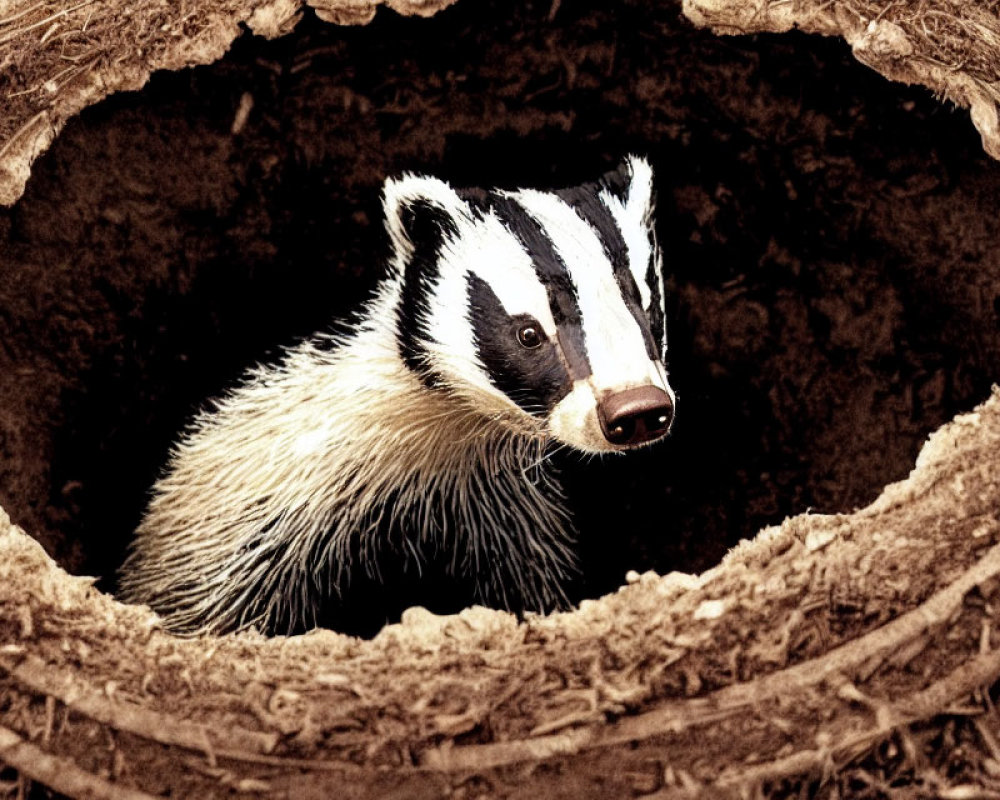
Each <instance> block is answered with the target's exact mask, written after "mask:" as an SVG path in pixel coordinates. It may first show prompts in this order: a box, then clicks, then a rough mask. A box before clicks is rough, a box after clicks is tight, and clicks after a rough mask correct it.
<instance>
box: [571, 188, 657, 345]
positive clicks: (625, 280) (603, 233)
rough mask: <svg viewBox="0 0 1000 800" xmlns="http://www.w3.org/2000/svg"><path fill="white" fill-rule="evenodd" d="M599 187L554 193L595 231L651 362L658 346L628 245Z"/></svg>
mask: <svg viewBox="0 0 1000 800" xmlns="http://www.w3.org/2000/svg"><path fill="white" fill-rule="evenodd" d="M601 189H602V185H601V184H599V183H588V184H584V185H583V186H575V187H573V188H570V189H561V190H560V191H558V192H556V194H557V195H558V196H559V198H560V199H561V200H562V201H563V202H564V203H566V205H568V206H569V207H570V208H572V209H573V210H574V211H576V213H577V215H578V216H579V217H580V218H581V219H582V220H583V221H584V222H586V223H587V225H588V226H589V227H590V228H591V230H593V231H594V233H595V234H597V238H598V240H599V241H600V242H601V247H602V248H604V254H605V256H607V258H608V261H610V262H611V269H612V272H613V273H614V276H615V282H616V283H617V284H618V290H619V291H620V292H621V296H622V300H623V301H624V302H625V306H626V307H627V308H628V310H629V313H630V314H631V315H632V317H633V318H634V319H635V321H636V324H637V325H638V326H639V330H640V332H641V333H642V339H643V343H644V344H645V346H646V355H647V356H649V358H650V359H651V360H654V361H655V360H656V359H658V358H659V357H660V353H659V347H658V345H657V343H656V341H655V337H654V336H653V334H652V332H651V331H650V325H651V323H650V320H649V318H648V317H647V315H646V312H645V311H644V309H643V307H642V299H641V295H640V294H639V287H638V286H636V283H635V276H634V275H633V274H632V270H631V269H629V264H628V247H627V245H626V244H625V238H624V237H623V236H622V232H621V229H620V228H619V227H618V221H617V220H616V219H615V217H614V215H613V214H612V213H611V209H609V208H608V207H607V206H606V205H605V204H604V203H603V202H602V201H601V199H600V197H599V196H598V193H599V192H600V191H601Z"/></svg>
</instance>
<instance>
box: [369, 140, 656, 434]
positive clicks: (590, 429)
mask: <svg viewBox="0 0 1000 800" xmlns="http://www.w3.org/2000/svg"><path fill="white" fill-rule="evenodd" d="M652 205H653V186H652V170H651V169H650V167H649V165H648V163H647V162H646V161H645V160H643V159H641V158H636V157H630V158H628V159H626V160H625V162H624V163H623V164H622V165H621V166H620V167H619V168H618V169H617V170H615V171H614V172H611V173H608V174H607V175H605V176H603V177H602V178H601V179H600V180H598V181H596V182H593V183H587V184H583V185H581V186H575V187H572V188H568V189H562V190H557V191H537V190H518V191H503V190H480V189H475V190H455V189H453V188H452V187H451V186H449V185H448V184H447V183H444V182H443V181H440V180H437V179H435V178H429V177H423V176H417V175H405V176H404V177H402V178H400V179H398V180H389V181H387V183H386V186H385V192H384V206H385V214H386V225H387V228H388V232H389V236H390V240H391V246H392V258H391V269H392V273H393V275H394V277H395V286H396V301H395V302H396V305H395V319H394V320H393V321H392V322H393V324H394V326H395V330H394V332H395V340H396V342H397V344H398V348H399V353H400V355H401V357H402V359H403V362H404V363H405V364H406V366H407V367H408V368H409V369H411V370H413V371H414V372H415V373H416V374H417V375H419V377H420V379H421V380H422V381H423V383H424V384H425V385H426V386H427V387H429V388H431V389H434V390H445V391H450V392H451V393H453V394H455V395H457V396H459V397H461V398H463V399H464V400H465V401H467V402H468V404H469V405H470V406H471V407H473V408H475V409H477V410H479V411H481V412H482V413H483V414H485V415H487V416H489V417H491V418H493V419H496V420H500V421H506V423H507V424H510V425H511V426H513V427H514V428H516V429H519V430H526V431H529V432H533V433H536V434H540V435H543V436H547V437H551V438H553V439H555V440H556V441H558V442H561V443H563V444H566V445H569V446H571V447H573V448H576V449H578V450H582V451H586V452H613V451H620V450H626V449H629V448H633V447H637V446H640V445H644V444H647V443H650V442H653V441H655V440H657V439H659V438H661V437H663V436H664V435H665V434H666V433H667V431H668V429H669V427H670V424H671V421H672V419H673V409H674V394H673V391H672V390H671V388H670V385H669V384H668V382H667V376H666V371H665V369H664V357H665V351H666V339H665V327H664V304H663V292H662V273H661V256H660V251H659V248H658V247H657V244H656V239H655V235H654V232H653V223H652Z"/></svg>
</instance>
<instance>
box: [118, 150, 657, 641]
mask: <svg viewBox="0 0 1000 800" xmlns="http://www.w3.org/2000/svg"><path fill="white" fill-rule="evenodd" d="M637 171H640V172H642V173H643V174H642V177H643V178H644V180H645V181H646V183H649V178H648V177H647V176H646V173H647V172H648V167H646V166H645V163H644V162H642V161H640V160H636V159H632V160H631V161H629V162H627V163H626V165H625V166H624V167H623V168H622V170H621V171H620V172H621V173H622V174H623V175H624V177H623V178H622V181H623V183H624V182H625V179H626V178H627V179H628V180H630V181H631V182H633V183H634V182H635V173H636V172H637ZM630 185H631V184H630V183H629V184H627V185H626V186H625V189H624V190H622V191H623V193H622V194H621V200H620V201H618V200H615V199H614V197H612V195H611V194H610V191H611V189H609V188H608V185H605V184H594V185H593V187H592V192H594V193H596V192H597V191H598V190H599V189H602V188H603V189H604V190H605V191H606V193H607V194H606V196H602V197H603V198H604V199H603V200H602V202H603V203H604V204H605V206H607V207H608V208H610V209H611V210H612V211H614V212H615V214H617V216H615V217H614V219H615V220H616V221H618V222H621V223H622V228H623V229H622V231H621V234H620V237H621V240H622V244H620V245H619V247H618V249H619V250H620V249H622V246H625V247H626V249H627V248H628V247H631V248H632V251H633V254H634V251H636V249H637V248H638V247H639V246H640V245H637V244H636V243H635V242H636V241H637V238H636V237H639V236H644V237H646V239H645V243H644V244H642V247H648V250H649V252H648V253H645V254H644V258H645V259H646V262H648V263H643V264H642V265H640V266H641V268H642V270H643V274H642V279H643V281H644V282H645V283H644V287H643V291H640V289H639V288H638V287H637V286H635V285H634V283H635V279H634V276H633V275H632V273H635V275H639V272H638V270H637V269H636V268H634V267H633V268H630V269H632V273H626V272H624V270H625V267H622V266H621V265H620V264H619V265H618V271H617V272H615V273H614V274H612V270H611V267H610V261H611V260H614V259H613V257H615V253H614V252H612V250H611V248H609V245H608V243H607V241H604V240H603V239H602V238H601V236H599V235H598V234H600V233H601V232H600V231H598V233H597V234H594V233H592V229H593V224H595V223H593V220H592V219H588V214H590V216H591V217H593V215H594V213H596V212H594V210H593V209H589V210H588V208H589V207H588V208H583V210H580V209H581V207H582V206H581V204H582V203H583V202H584V201H582V200H579V199H578V198H577V196H576V195H574V196H571V197H569V198H568V199H566V200H559V201H558V202H556V201H550V200H549V199H548V197H547V196H544V195H543V194H542V193H534V194H528V193H521V194H520V195H516V196H515V195H513V194H512V193H499V192H497V193H495V194H494V195H493V196H492V199H484V198H483V196H482V195H481V194H478V193H473V194H470V195H462V196H460V195H459V194H458V193H456V192H455V191H454V190H452V189H451V187H449V186H447V184H443V183H442V182H440V181H436V180H434V179H430V178H421V177H419V176H406V177H404V178H403V179H400V180H399V181H396V182H392V181H390V182H389V183H387V186H386V196H385V205H386V215H387V227H388V230H389V234H390V238H391V240H392V242H393V247H394V256H393V259H392V261H391V263H390V269H389V274H388V276H387V277H386V278H385V279H384V280H383V281H382V282H381V283H380V284H379V286H378V288H377V291H376V294H375V296H374V297H373V299H372V300H371V301H370V302H369V303H368V304H367V306H366V307H365V309H364V310H363V313H362V314H361V315H360V316H359V318H358V321H357V324H356V325H355V327H354V329H353V330H352V331H351V332H350V334H348V335H342V336H334V335H330V334H317V335H315V336H313V337H310V338H309V339H307V340H305V341H303V342H302V343H300V344H299V345H297V346H295V347H293V348H291V349H290V350H288V351H287V352H286V353H285V354H284V356H283V357H282V358H281V360H280V361H279V362H278V363H277V364H276V365H272V366H268V367H259V368H257V369H256V370H254V371H253V372H252V373H251V374H249V375H248V376H247V378H246V379H245V380H244V381H243V382H242V384H241V385H240V386H239V387H238V388H236V389H235V390H233V391H231V392H230V393H229V394H227V395H225V396H224V397H222V398H221V399H219V400H217V401H215V402H214V404H213V405H212V406H211V407H210V408H208V409H206V410H205V411H203V412H202V413H201V414H199V415H198V416H197V417H196V418H195V419H194V420H193V421H192V423H191V424H190V425H189V427H188V429H187V431H186V433H185V435H184V436H183V437H182V439H181V441H180V442H179V443H178V444H177V445H176V446H175V448H174V450H173V452H172V454H171V457H170V461H169V463H168V465H167V468H166V470H165V472H164V474H163V476H162V477H161V478H160V480H159V481H158V482H157V484H156V485H155V487H154V490H153V493H152V498H151V500H150V503H149V506H148V509H147V512H146V515H145V517H144V519H143V521H142V522H141V523H140V525H139V527H138V529H137V532H136V538H135V541H134V544H133V547H132V550H131V553H130V555H129V558H128V559H127V561H126V563H125V564H124V566H123V568H122V570H121V573H120V588H121V594H122V596H123V597H124V598H126V599H129V600H132V601H135V602H144V603H148V604H150V605H152V606H153V608H154V609H156V610H157V611H158V612H159V613H160V614H162V615H163V616H164V619H165V621H166V624H167V625H168V626H169V627H170V628H171V629H174V630H178V631H189V632H191V631H210V632H224V631H231V630H240V629H244V628H247V627H251V626H254V627H257V628H260V629H262V630H266V631H269V632H286V631H296V630H304V629H308V628H309V627H312V626H314V625H316V624H322V623H323V621H324V618H325V616H326V614H327V612H328V610H329V609H330V608H335V607H336V606H337V604H338V602H339V601H340V599H341V597H342V596H343V595H344V594H345V592H347V591H349V589H350V587H351V585H352V583H353V582H355V581H357V580H359V579H360V578H362V577H363V578H365V579H366V580H369V581H375V582H376V583H377V582H378V581H379V580H380V579H381V575H380V570H381V566H382V563H383V559H384V556H385V554H386V553H387V552H389V551H392V552H394V553H395V554H396V555H397V556H400V557H402V559H403V561H405V562H409V563H411V564H413V565H415V566H416V568H417V569H419V568H420V565H421V564H424V563H428V562H430V561H436V562H444V563H445V566H446V571H447V572H449V573H452V574H456V575H465V576H470V577H471V582H472V585H473V587H474V596H473V598H472V599H473V600H475V601H476V602H481V603H486V604H488V605H492V606H499V607H506V608H512V609H517V610H521V609H535V610H549V609H552V608H558V607H563V606H565V604H566V595H565V591H564V587H565V584H566V581H567V579H568V578H569V577H570V576H571V575H572V574H573V573H574V571H575V569H576V566H575V564H576V561H575V556H574V552H573V536H572V530H571V526H570V524H569V518H568V515H567V513H566V511H565V509H564V508H563V503H562V494H561V491H560V488H559V485H558V483H557V482H556V481H555V480H554V477H553V475H552V474H551V470H550V468H549V465H548V462H547V455H548V454H549V452H550V450H551V447H552V445H553V444H557V445H558V444H562V445H568V446H571V447H574V448H576V449H579V450H583V451H590V452H610V451H620V450H624V449H628V448H630V447H633V446H638V445H641V444H645V443H647V441H651V440H654V439H656V438H659V436H660V435H661V434H662V433H665V430H666V427H668V426H669V418H667V419H666V422H665V424H664V418H666V417H668V416H671V417H672V402H673V393H672V391H671V390H670V389H669V386H668V384H667V382H666V375H665V371H664V370H663V367H662V350H661V347H662V337H663V334H662V295H661V294H659V287H658V286H657V287H654V288H652V289H650V288H649V286H648V285H646V284H648V282H649V279H650V276H652V278H653V279H654V280H656V281H659V253H658V251H657V250H656V248H655V241H654V240H653V239H652V235H651V227H650V222H649V217H650V209H649V206H650V204H651V186H648V185H644V186H642V187H640V190H633V194H634V195H636V196H633V197H632V198H631V201H632V202H633V203H634V204H635V203H639V202H642V203H643V204H644V205H643V208H641V209H636V208H634V209H631V210H629V209H628V207H627V205H628V202H629V196H628V192H627V191H626V190H627V189H628V187H629V186H630ZM611 188H614V187H613V186H611ZM640 193H641V195H642V196H638V195H639V194H640ZM552 196H553V197H555V195H552ZM637 196H638V199H637ZM586 197H589V195H587V196H586ZM511 198H514V199H516V201H517V202H518V203H520V204H521V206H519V208H518V212H517V213H519V214H520V213H522V212H523V214H524V219H525V220H527V221H523V220H521V217H517V216H516V215H513V212H511V211H510V210H509V209H507V204H509V203H511V202H513V201H512V200H511ZM571 201H572V202H571ZM613 201H614V202H618V203H619V205H618V206H615V205H613ZM586 202H590V201H589V200H586ZM574 203H575V204H576V205H574ZM560 204H561V205H560ZM521 207H523V209H527V211H523V210H522V208H521ZM574 208H576V211H573V209H574ZM566 209H569V213H575V214H576V218H575V219H579V220H581V222H580V224H579V225H578V226H577V223H576V222H575V221H574V218H573V217H567V216H566V213H567V212H566ZM528 211H530V216H529V214H528ZM607 216H608V218H609V219H610V218H612V216H611V212H608V214H607ZM633 217H635V219H636V220H638V221H637V222H636V225H637V226H638V225H639V224H640V222H641V225H642V226H643V227H642V229H641V230H635V231H632V230H629V229H627V226H626V225H625V223H624V222H622V221H623V220H624V221H628V220H630V219H632V218H633ZM640 218H641V219H640ZM519 226H521V227H523V228H524V229H525V230H521V227H519ZM547 226H548V228H552V227H558V226H562V228H565V227H567V226H569V228H571V229H572V231H571V233H572V235H571V236H563V235H562V234H561V233H558V234H555V233H553V234H551V235H550V236H549V238H551V241H552V242H554V245H552V244H546V243H545V242H541V243H539V244H537V245H533V244H532V242H533V241H535V240H536V239H537V238H538V235H539V233H538V232H539V231H542V232H545V231H546V230H548V228H547ZM574 226H576V227H574ZM562 228H560V230H562ZM525 231H527V232H525ZM515 234H516V235H515ZM603 236H604V238H607V236H608V234H603ZM588 237H591V238H588ZM629 237H631V239H632V242H631V244H629V242H628V240H629ZM546 241H547V240H546ZM615 241H617V239H616V240H615ZM538 248H541V249H545V248H548V249H549V250H550V251H551V252H548V255H547V258H548V259H549V260H550V261H553V263H555V262H558V264H560V265H562V267H561V268H564V269H566V270H567V274H568V275H570V277H571V278H572V285H570V282H569V280H567V279H565V278H564V277H563V276H561V274H560V275H557V276H556V277H555V278H552V277H551V276H552V274H553V272H552V267H551V265H549V266H546V264H543V263H540V259H539V257H538V254H537V252H534V251H535V250H537V249H538ZM595 249H599V250H601V251H602V252H603V253H604V255H602V256H601V257H600V258H597V257H596V256H593V259H594V261H595V265H596V266H593V267H588V269H590V270H591V271H593V272H595V273H596V271H598V270H604V272H606V273H607V274H606V275H605V274H601V275H597V274H595V275H593V276H591V275H590V272H583V271H582V270H581V271H580V273H579V274H577V273H572V274H570V273H571V270H569V268H567V267H565V263H566V262H568V261H569V260H570V259H579V258H583V257H588V258H590V257H592V254H588V250H595ZM577 251H579V252H577ZM605 256H606V257H605ZM543 260H544V259H543ZM598 262H599V263H598ZM605 262H607V263H605ZM546 263H547V262H546ZM574 264H575V262H574ZM470 265H471V266H470ZM573 269H577V267H575V266H574V267H573ZM546 270H547V271H546ZM581 276H583V277H581ZM560 281H561V283H560ZM629 281H632V283H631V284H630V288H629V290H628V292H626V290H625V289H623V288H621V284H623V282H624V283H628V282H629ZM561 293H567V294H569V295H570V297H568V298H567V297H563V296H562V294H561ZM621 295H625V296H626V298H627V299H628V298H631V299H630V301H629V302H630V303H631V306H627V305H626V304H624V303H623V302H622V301H621V297H620V296H621ZM616 298H617V299H616ZM640 302H644V303H645V310H644V311H642V313H637V312H636V311H635V308H634V307H633V306H635V305H636V304H638V303H640ZM654 304H656V305H658V308H655V309H653V314H654V316H656V315H659V323H658V324H659V329H658V330H657V331H656V332H655V334H654V333H652V332H651V328H650V323H649V322H648V319H647V316H648V314H649V309H650V308H652V306H653V305H654ZM566 309H569V310H568V311H567V310H566ZM630 309H631V310H630ZM588 315H589V318H593V320H594V324H595V325H604V326H607V327H608V328H609V335H610V336H612V337H615V338H616V340H617V344H615V343H608V342H603V341H601V340H600V339H601V337H600V335H599V333H600V330H599V329H598V328H595V329H593V330H597V331H598V333H596V334H595V333H594V332H593V330H588V329H585V327H584V323H583V322H582V320H584V319H588ZM609 315H611V316H609ZM615 315H617V316H615ZM612 317H613V318H612ZM484 318H487V319H488V320H490V321H489V322H487V323H484V322H483V319H484ZM567 319H568V320H569V322H567ZM636 320H638V322H636ZM644 320H645V325H646V327H645V329H643V321H644ZM507 326H511V327H510V336H509V337H508V335H507ZM616 326H617V327H616ZM652 327H653V328H656V327H657V325H656V324H654V325H653V326H652ZM498 331H499V333H498ZM525 331H529V333H527V334H526V333H525ZM628 337H631V339H628ZM515 338H516V339H517V341H520V342H521V345H520V346H518V345H517V344H516V342H515V341H514V340H515ZM626 340H627V341H626ZM658 340H659V341H658ZM539 341H540V342H541V343H539ZM525 342H526V343H525ZM651 342H652V343H653V344H652V345H651V344H650V343H651ZM613 344H614V346H612V345H613ZM654 345H655V348H654ZM602 348H604V350H606V351H607V352H606V353H602ZM623 348H624V349H623ZM654 350H655V352H654ZM584 351H586V353H585V354H583V353H584ZM599 359H604V360H605V362H606V363H604V364H603V366H601V365H599V364H598V361H599ZM599 372H600V373H601V374H599ZM606 374H610V377H602V375H606ZM654 385H655V387H656V388H655V391H656V392H659V394H658V395H657V396H656V398H654V399H657V400H658V401H659V402H660V406H661V407H660V408H659V409H655V408H654V409H653V410H652V411H651V410H650V409H649V408H646V407H645V406H644V407H643V408H642V409H641V410H639V411H632V410H631V408H632V406H628V409H629V410H627V411H625V412H615V411H609V410H608V408H610V407H611V406H612V405H614V404H615V402H617V401H616V400H615V399H614V398H620V397H625V396H626V395H628V392H627V391H623V390H628V391H632V392H635V391H637V389H636V387H645V388H644V389H643V391H647V390H648V391H649V392H652V391H654V389H651V388H650V387H651V386H654ZM640 394H641V392H640ZM661 395H662V396H663V398H664V399H662V400H659V398H660V396H661ZM608 397H611V398H612V399H611V400H607V398H608ZM630 397H631V395H628V397H626V401H623V402H624V403H625V405H628V403H630V402H632V401H631V400H630V399H629V398H630ZM643 402H645V401H643ZM619 405H621V403H619ZM646 405H647V406H648V405H649V403H646ZM654 405H655V404H654ZM606 406H607V407H606ZM616 407H617V406H616ZM664 408H665V409H666V410H665V411H664ZM661 412H662V413H661ZM615 413H618V414H619V416H621V417H622V418H623V419H625V423H624V424H626V427H628V426H630V425H633V422H634V420H639V422H638V423H637V424H639V427H640V428H642V426H644V425H659V426H660V428H662V430H659V429H658V430H656V431H654V432H652V433H650V434H648V435H646V434H644V433H643V431H642V430H640V431H639V433H626V434H620V430H619V434H620V435H618V439H617V440H615V441H611V440H613V439H615V436H612V435H611V434H609V433H608V431H607V429H608V424H607V422H606V419H605V418H606V417H608V416H609V414H610V415H612V416H613V415H614V414H615ZM654 413H655V414H659V417H658V419H659V422H658V423H650V422H649V419H650V418H651V417H650V414H654ZM629 415H631V416H629ZM629 431H632V428H631V427H630V428H629ZM622 435H624V436H626V437H629V436H630V437H631V438H629V439H628V440H627V441H626V440H622V439H621V436H622Z"/></svg>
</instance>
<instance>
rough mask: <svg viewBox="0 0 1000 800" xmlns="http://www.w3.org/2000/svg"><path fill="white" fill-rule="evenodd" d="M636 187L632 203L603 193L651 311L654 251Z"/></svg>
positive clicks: (633, 271) (602, 197)
mask: <svg viewBox="0 0 1000 800" xmlns="http://www.w3.org/2000/svg"><path fill="white" fill-rule="evenodd" d="M635 195H636V187H635V186H633V187H632V191H631V193H630V194H629V200H628V202H627V203H625V204H623V203H622V202H621V200H619V199H618V198H617V197H615V196H614V195H612V194H611V193H610V192H609V191H607V190H605V191H603V192H601V194H600V198H601V202H602V203H604V205H605V206H607V208H608V210H609V211H610V212H611V216H613V217H614V218H615V222H616V223H618V229H619V230H620V231H621V233H622V238H623V239H624V240H625V247H626V249H627V250H628V267H629V270H630V271H631V273H632V277H633V278H634V279H635V284H636V286H638V287H639V299H640V300H641V302H642V307H643V308H644V309H648V308H649V302H650V299H651V297H652V293H651V292H650V290H649V286H648V285H647V284H646V267H647V265H648V264H649V259H650V256H651V255H652V248H651V246H650V242H649V234H648V233H647V232H646V226H645V222H644V220H645V216H646V214H647V213H648V211H647V209H645V208H643V207H642V206H641V205H640V204H639V203H638V202H634V201H633V198H634V197H635Z"/></svg>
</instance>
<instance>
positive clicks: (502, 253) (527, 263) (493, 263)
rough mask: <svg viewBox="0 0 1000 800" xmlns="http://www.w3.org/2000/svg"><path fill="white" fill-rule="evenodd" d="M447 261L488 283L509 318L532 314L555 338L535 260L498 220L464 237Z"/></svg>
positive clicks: (480, 224)
mask: <svg viewBox="0 0 1000 800" xmlns="http://www.w3.org/2000/svg"><path fill="white" fill-rule="evenodd" d="M447 258H448V260H449V261H450V260H452V259H454V263H455V265H456V266H458V265H462V266H464V268H465V269H467V270H471V271H472V272H474V273H475V274H476V275H478V276H479V277H480V278H482V279H483V280H484V281H486V283H488V284H489V286H490V288H491V289H492V290H493V291H494V293H495V294H496V296H497V297H498V298H499V299H500V303H501V304H502V305H503V307H504V311H506V312H507V313H508V314H510V315H511V316H513V315H515V314H530V315H531V316H532V317H534V318H535V319H537V320H538V322H540V323H541V325H542V329H543V330H544V331H545V333H546V334H547V335H549V336H555V333H556V323H555V320H554V319H553V318H552V310H551V309H550V308H549V300H548V296H547V294H546V292H545V287H544V286H542V284H541V283H540V282H539V280H538V276H537V275H536V274H535V269H534V267H533V266H532V263H531V256H530V255H529V254H528V253H527V252H525V250H524V248H523V247H522V246H521V243H520V242H519V241H518V240H517V238H516V237H515V236H514V235H513V234H511V232H510V231H508V230H507V228H505V227H504V225H503V224H502V223H501V222H500V221H499V220H498V219H497V218H496V217H494V216H493V215H489V216H487V217H486V218H485V219H484V220H482V221H479V222H477V223H476V232H475V234H474V235H472V236H461V237H460V239H459V240H458V241H456V242H454V244H453V249H452V250H451V251H450V252H449V253H448V254H447Z"/></svg>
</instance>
